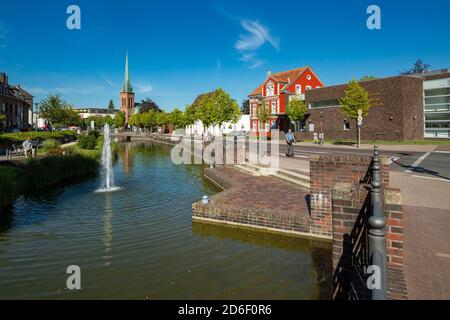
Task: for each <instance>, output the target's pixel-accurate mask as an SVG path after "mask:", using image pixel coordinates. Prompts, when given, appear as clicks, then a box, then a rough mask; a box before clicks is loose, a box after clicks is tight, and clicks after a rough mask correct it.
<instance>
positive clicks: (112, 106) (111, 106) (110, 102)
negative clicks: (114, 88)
mask: <svg viewBox="0 0 450 320" xmlns="http://www.w3.org/2000/svg"><path fill="white" fill-rule="evenodd" d="M114 108H115V107H114V102H113V101H112V99H111V100H109V104H108V109H109V110H114Z"/></svg>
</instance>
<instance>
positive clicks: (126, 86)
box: [122, 51, 133, 93]
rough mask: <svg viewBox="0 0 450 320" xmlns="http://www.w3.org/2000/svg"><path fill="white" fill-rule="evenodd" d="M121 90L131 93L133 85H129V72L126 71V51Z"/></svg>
mask: <svg viewBox="0 0 450 320" xmlns="http://www.w3.org/2000/svg"><path fill="white" fill-rule="evenodd" d="M122 92H128V93H133V87H132V86H131V81H130V74H129V72H128V51H127V57H126V58H125V80H124V82H123V86H122Z"/></svg>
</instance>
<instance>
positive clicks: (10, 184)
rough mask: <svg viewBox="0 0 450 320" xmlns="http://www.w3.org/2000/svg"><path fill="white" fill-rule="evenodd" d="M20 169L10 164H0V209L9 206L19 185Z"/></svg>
mask: <svg viewBox="0 0 450 320" xmlns="http://www.w3.org/2000/svg"><path fill="white" fill-rule="evenodd" d="M19 172H20V170H19V169H18V168H15V167H10V166H0V209H1V208H2V207H7V206H10V205H11V204H12V203H13V201H14V197H15V195H16V192H17V190H18V187H19Z"/></svg>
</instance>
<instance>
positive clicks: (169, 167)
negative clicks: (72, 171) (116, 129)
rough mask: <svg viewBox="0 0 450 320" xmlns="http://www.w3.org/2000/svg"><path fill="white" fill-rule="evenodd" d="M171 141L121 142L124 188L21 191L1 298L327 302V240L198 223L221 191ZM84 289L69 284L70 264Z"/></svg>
mask: <svg viewBox="0 0 450 320" xmlns="http://www.w3.org/2000/svg"><path fill="white" fill-rule="evenodd" d="M170 150H171V147H170V146H167V145H158V144H152V143H133V142H132V143H124V144H120V145H119V159H118V161H117V162H116V163H115V165H114V175H115V177H116V181H117V184H118V185H120V186H121V187H122V189H121V190H120V191H118V192H115V193H111V194H108V193H105V194H99V193H95V190H96V189H97V188H98V185H99V178H90V179H85V180H81V181H79V182H77V183H74V184H70V185H67V186H64V187H60V188H55V189H46V190H45V193H43V195H29V196H27V197H20V198H19V199H18V200H17V201H16V202H15V204H14V207H13V208H12V211H11V213H10V214H6V215H2V217H1V218H0V299H2V298H4V299H5V298H7V299H23V298H25V299H38V298H39V299H49V298H57V299H60V298H83V299H103V298H110V299H117V298H122V299H145V298H150V299H233V298H235V299H239V298H240V299H317V298H323V297H327V289H326V285H325V283H326V282H327V280H326V279H327V278H328V269H329V266H330V265H331V262H330V257H331V251H330V248H329V244H328V243H327V242H321V241H313V240H310V239H302V238H295V237H286V236H279V235H277V234H268V233H263V232H254V231H250V230H245V229H236V228H232V227H231V228H230V227H223V226H217V225H210V224H199V223H196V222H194V223H193V222H192V218H191V210H192V207H191V205H192V203H193V202H195V201H198V200H199V199H201V197H202V196H203V195H204V194H207V195H211V194H214V193H216V192H218V191H219V190H218V189H217V188H216V187H215V186H214V185H213V184H212V183H210V182H209V181H208V180H207V179H205V178H204V177H203V167H202V166H198V165H189V166H184V165H175V164H173V163H172V161H171V160H170ZM70 264H76V265H79V266H80V267H81V268H82V270H83V278H82V279H83V280H82V287H83V290H81V291H79V292H77V293H75V294H74V293H72V292H69V291H68V290H66V289H65V281H66V279H67V278H66V273H65V270H66V268H67V266H68V265H70Z"/></svg>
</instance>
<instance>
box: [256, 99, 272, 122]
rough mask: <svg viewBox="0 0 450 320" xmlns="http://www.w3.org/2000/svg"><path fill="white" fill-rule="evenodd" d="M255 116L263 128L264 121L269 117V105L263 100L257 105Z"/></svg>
mask: <svg viewBox="0 0 450 320" xmlns="http://www.w3.org/2000/svg"><path fill="white" fill-rule="evenodd" d="M257 118H258V121H259V122H260V123H261V124H262V126H263V128H265V127H266V123H267V122H269V118H270V111H269V106H268V105H267V104H266V103H265V102H263V103H262V104H260V105H259V106H258V115H257Z"/></svg>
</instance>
